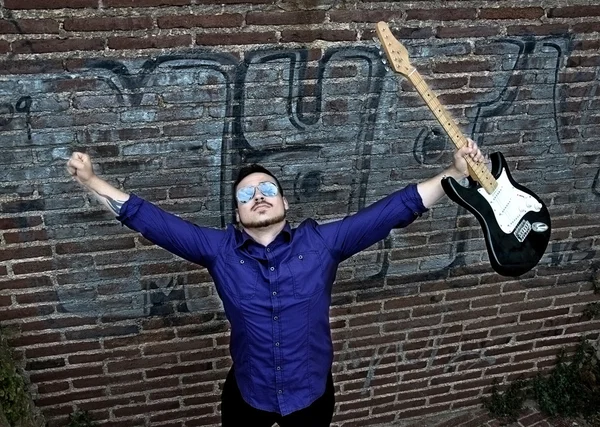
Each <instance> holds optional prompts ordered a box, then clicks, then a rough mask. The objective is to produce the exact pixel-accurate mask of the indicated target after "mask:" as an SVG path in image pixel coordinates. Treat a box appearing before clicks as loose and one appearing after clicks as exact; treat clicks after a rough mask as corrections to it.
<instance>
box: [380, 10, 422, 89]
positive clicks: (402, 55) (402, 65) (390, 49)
mask: <svg viewBox="0 0 600 427" xmlns="http://www.w3.org/2000/svg"><path fill="white" fill-rule="evenodd" d="M376 31H377V38H378V39H379V42H380V43H381V46H382V47H383V51H384V52H385V55H386V56H387V60H388V62H389V64H390V67H392V70H394V71H395V72H397V73H400V74H402V75H403V76H405V77H408V75H409V74H410V73H411V71H413V70H414V67H413V66H412V65H411V64H410V60H409V58H408V51H407V50H406V48H405V47H404V46H403V45H402V43H400V42H399V41H398V40H396V38H395V37H394V35H393V34H392V31H391V30H390V27H389V26H388V24H386V23H385V22H378V23H377V27H376Z"/></svg>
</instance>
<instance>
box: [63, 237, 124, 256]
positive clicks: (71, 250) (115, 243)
mask: <svg viewBox="0 0 600 427" xmlns="http://www.w3.org/2000/svg"><path fill="white" fill-rule="evenodd" d="M134 247H135V242H134V240H133V238H132V237H124V238H111V239H96V240H88V241H82V242H72V243H59V244H57V245H56V253H57V254H58V255H65V254H67V255H70V254H75V253H87V252H100V251H110V250H117V249H133V248H134Z"/></svg>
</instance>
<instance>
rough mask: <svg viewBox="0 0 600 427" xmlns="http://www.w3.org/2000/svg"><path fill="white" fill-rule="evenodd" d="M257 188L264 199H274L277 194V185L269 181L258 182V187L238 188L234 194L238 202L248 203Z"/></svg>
mask: <svg viewBox="0 0 600 427" xmlns="http://www.w3.org/2000/svg"><path fill="white" fill-rule="evenodd" d="M257 188H258V191H260V192H261V193H262V195H263V196H265V197H275V196H276V195H277V194H279V189H278V188H277V185H275V184H273V183H272V182H269V181H264V182H259V183H258V185H249V186H247V187H242V188H240V189H239V190H238V191H237V193H236V197H237V199H238V202H240V203H248V202H249V201H250V200H252V199H253V198H254V195H255V194H256V189H257Z"/></svg>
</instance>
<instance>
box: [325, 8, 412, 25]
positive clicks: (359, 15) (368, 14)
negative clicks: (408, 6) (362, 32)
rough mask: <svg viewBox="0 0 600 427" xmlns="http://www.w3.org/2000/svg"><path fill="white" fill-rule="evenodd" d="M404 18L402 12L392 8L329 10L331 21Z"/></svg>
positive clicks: (376, 20)
mask: <svg viewBox="0 0 600 427" xmlns="http://www.w3.org/2000/svg"><path fill="white" fill-rule="evenodd" d="M400 19H402V12H400V11H391V10H332V11H330V12H329V20H330V21H331V22H358V23H363V22H372V23H374V22H379V21H387V22H390V21H394V20H400Z"/></svg>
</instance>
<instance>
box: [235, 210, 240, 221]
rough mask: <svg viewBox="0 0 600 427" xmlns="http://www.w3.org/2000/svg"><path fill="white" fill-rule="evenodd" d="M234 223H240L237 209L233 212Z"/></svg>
mask: <svg viewBox="0 0 600 427" xmlns="http://www.w3.org/2000/svg"><path fill="white" fill-rule="evenodd" d="M235 222H237V223H239V222H240V211H238V210H237V209H236V210H235Z"/></svg>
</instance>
